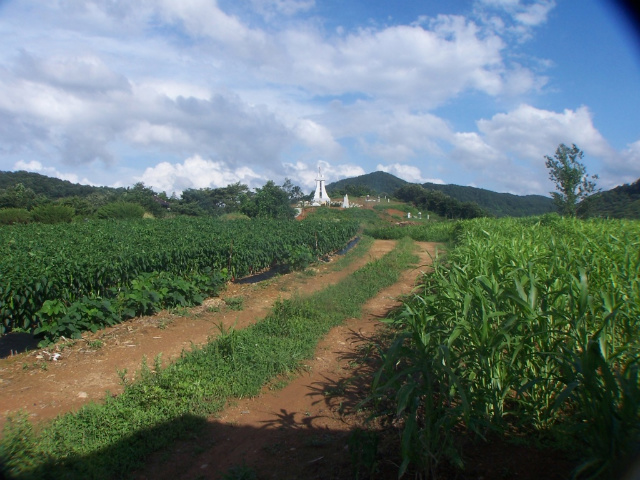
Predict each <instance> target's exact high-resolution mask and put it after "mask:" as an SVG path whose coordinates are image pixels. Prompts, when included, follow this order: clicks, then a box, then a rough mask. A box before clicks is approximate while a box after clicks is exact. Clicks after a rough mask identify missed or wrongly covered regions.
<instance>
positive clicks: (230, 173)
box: [136, 155, 266, 194]
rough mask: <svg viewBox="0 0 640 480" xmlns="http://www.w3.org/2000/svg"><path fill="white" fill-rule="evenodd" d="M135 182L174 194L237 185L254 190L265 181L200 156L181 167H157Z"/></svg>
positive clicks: (242, 169)
mask: <svg viewBox="0 0 640 480" xmlns="http://www.w3.org/2000/svg"><path fill="white" fill-rule="evenodd" d="M136 180H137V181H140V182H143V183H144V184H145V185H147V186H149V187H153V189H154V190H156V191H163V192H167V193H173V192H175V193H176V194H180V193H182V192H183V191H184V190H187V189H189V188H193V189H201V188H218V187H226V186H227V185H230V184H232V183H237V182H240V183H244V184H246V185H249V186H253V187H256V186H261V185H262V184H264V183H265V181H266V180H265V179H264V178H263V177H261V176H260V175H259V174H258V173H256V172H255V171H253V170H252V169H251V168H250V167H239V168H235V169H231V168H229V166H227V165H225V164H224V162H220V161H213V160H207V159H204V158H202V157H201V156H200V155H194V156H193V157H190V158H187V159H186V160H185V161H184V162H183V163H175V164H174V163H170V162H162V163H159V164H157V165H155V166H153V167H149V168H147V169H146V170H145V171H144V173H143V174H142V175H141V176H140V177H138V178H137V179H136Z"/></svg>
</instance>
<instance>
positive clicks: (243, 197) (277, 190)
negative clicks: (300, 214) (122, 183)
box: [0, 172, 307, 225]
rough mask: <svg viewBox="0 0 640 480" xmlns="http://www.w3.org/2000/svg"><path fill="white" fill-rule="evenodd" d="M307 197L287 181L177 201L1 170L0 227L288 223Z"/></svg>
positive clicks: (148, 191)
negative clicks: (192, 220)
mask: <svg viewBox="0 0 640 480" xmlns="http://www.w3.org/2000/svg"><path fill="white" fill-rule="evenodd" d="M305 198H307V197H305V195H304V194H303V192H302V190H301V189H300V187H298V186H296V185H293V184H292V182H291V181H290V180H289V179H286V180H285V182H284V184H283V185H280V186H279V185H276V184H275V183H274V182H273V181H268V182H267V183H266V184H265V185H264V186H263V187H262V188H256V189H255V190H254V191H251V190H250V189H249V187H248V186H247V185H244V184H241V183H235V184H232V185H228V186H226V187H221V188H204V189H199V190H196V189H188V190H185V191H184V192H183V193H182V195H181V197H180V198H178V197H177V196H175V195H172V196H171V197H169V196H167V194H166V193H165V192H160V193H158V192H155V191H154V190H153V189H152V188H150V187H147V186H145V185H144V183H142V182H139V183H136V184H135V185H134V186H133V187H128V188H109V187H92V186H87V185H77V184H72V183H71V182H68V181H65V180H59V179H56V178H51V177H47V176H44V175H40V174H37V173H30V172H0V225H1V224H4V225H7V224H15V223H30V222H40V223H63V222H71V221H74V220H85V219H90V218H119V219H126V218H142V217H143V216H144V215H145V214H146V215H149V216H153V217H157V218H162V217H166V216H176V215H188V216H193V217H196V216H221V215H225V214H238V215H244V216H246V217H249V218H280V219H288V218H293V217H294V216H295V210H294V209H293V208H291V206H290V205H291V203H292V202H295V201H298V200H302V199H305Z"/></svg>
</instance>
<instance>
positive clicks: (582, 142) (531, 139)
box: [477, 104, 613, 160]
mask: <svg viewBox="0 0 640 480" xmlns="http://www.w3.org/2000/svg"><path fill="white" fill-rule="evenodd" d="M477 123H478V130H479V131H480V132H481V133H482V134H483V135H484V137H485V139H486V142H487V143H488V144H490V145H491V146H492V147H493V148H495V149H496V150H498V151H501V152H504V153H507V152H509V153H511V154H513V155H517V156H519V157H521V158H528V159H534V160H540V159H541V158H542V157H543V156H544V155H551V154H553V152H555V149H556V147H557V146H558V145H559V144H560V143H564V144H567V145H571V144H573V143H575V144H576V145H578V147H579V148H580V149H582V150H584V151H585V153H587V154H590V155H594V156H607V155H611V153H612V151H613V150H612V148H611V147H610V145H609V144H608V143H607V141H606V140H605V138H604V137H603V136H602V135H601V134H600V132H599V131H598V130H597V129H596V128H595V126H594V125H593V117H592V114H591V112H590V110H589V109H588V108H587V107H585V106H582V107H579V108H578V109H576V110H571V109H565V110H564V111H563V112H561V113H559V112H553V111H549V110H544V109H539V108H535V107H532V106H530V105H526V104H523V105H520V106H519V107H518V108H516V109H514V110H512V111H511V112H508V113H497V114H496V115H494V116H493V117H492V118H491V119H490V120H485V119H483V120H479V121H478V122H477Z"/></svg>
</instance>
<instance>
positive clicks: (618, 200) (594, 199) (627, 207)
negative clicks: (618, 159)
mask: <svg viewBox="0 0 640 480" xmlns="http://www.w3.org/2000/svg"><path fill="white" fill-rule="evenodd" d="M578 215H579V216H581V217H604V218H635V219H640V178H639V179H638V180H636V181H635V182H634V183H632V184H625V185H620V186H619V187H615V188H613V189H611V190H608V191H606V192H600V193H596V194H595V195H592V196H590V197H588V198H587V199H585V200H583V201H582V203H580V205H579V206H578Z"/></svg>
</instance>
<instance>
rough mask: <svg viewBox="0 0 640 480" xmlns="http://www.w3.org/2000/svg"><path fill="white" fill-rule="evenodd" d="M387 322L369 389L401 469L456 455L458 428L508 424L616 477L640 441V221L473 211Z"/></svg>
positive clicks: (598, 473) (594, 472)
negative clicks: (383, 407) (394, 441)
mask: <svg viewBox="0 0 640 480" xmlns="http://www.w3.org/2000/svg"><path fill="white" fill-rule="evenodd" d="M455 237H456V238H455V246H454V247H453V248H452V249H451V251H450V252H449V253H448V254H447V255H446V257H445V258H444V259H439V260H438V261H437V262H436V266H435V271H434V272H432V273H429V274H426V275H425V276H424V278H423V282H422V285H421V286H420V288H419V290H418V291H417V293H416V294H415V295H413V297H412V298H411V299H409V300H408V301H406V303H405V305H404V307H403V309H402V310H401V311H400V312H399V313H398V314H397V315H396V316H395V318H394V319H393V322H394V323H395V324H396V325H397V326H398V327H400V328H401V330H400V335H399V336H398V337H397V338H396V340H395V342H394V343H393V344H392V345H391V347H390V349H389V350H388V351H387V352H386V354H385V358H384V360H385V363H384V366H383V367H382V368H381V370H380V371H379V372H378V374H377V376H376V380H375V382H374V398H376V399H378V400H381V401H383V402H382V403H383V404H384V403H385V402H384V401H386V404H388V403H389V401H390V402H392V405H393V407H394V408H393V412H392V414H393V416H394V417H395V420H396V421H397V422H398V424H399V425H401V426H402V429H401V430H402V438H401V440H402V442H401V444H402V456H403V460H404V462H403V464H402V465H401V469H400V474H401V475H402V474H404V473H405V472H407V471H408V470H410V469H413V470H415V471H417V472H419V474H420V475H421V476H426V477H427V478H429V477H434V476H436V475H437V471H438V466H439V465H441V464H442V463H443V462H445V461H446V462H447V463H449V464H454V465H458V466H460V467H462V466H463V463H464V452H463V451H461V448H460V442H459V440H460V437H461V436H462V435H465V436H467V437H468V436H469V435H471V436H473V437H475V438H478V439H482V438H484V437H486V436H487V435H488V434H489V433H492V434H495V433H496V432H497V433H502V434H505V433H507V432H512V433H513V432H518V434H520V435H524V436H525V437H526V438H530V439H531V438H537V439H543V440H545V439H546V440H545V441H547V442H550V443H552V444H553V445H554V446H556V447H557V448H564V449H566V450H567V451H570V452H577V457H576V459H575V461H576V470H575V477H576V478H581V479H582V478H612V476H613V475H617V472H616V470H615V468H616V467H617V466H619V465H620V464H621V462H622V461H623V460H624V459H625V458H626V457H627V456H628V455H630V454H632V453H634V451H635V448H636V447H637V446H638V440H639V426H640V422H639V406H640V385H639V378H638V369H639V361H638V360H639V351H640V350H639V349H640V336H639V333H640V332H639V320H640V279H639V275H640V223H639V222H631V221H619V220H594V221H588V222H583V221H579V220H575V219H564V218H560V217H558V216H555V215H549V216H544V217H536V218H528V219H500V220H495V219H476V220H470V221H465V222H461V223H459V224H458V226H457V227H456V229H455Z"/></svg>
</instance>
